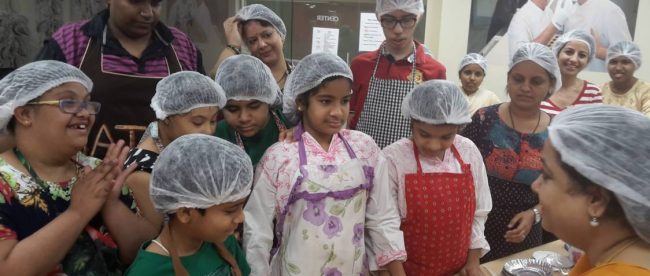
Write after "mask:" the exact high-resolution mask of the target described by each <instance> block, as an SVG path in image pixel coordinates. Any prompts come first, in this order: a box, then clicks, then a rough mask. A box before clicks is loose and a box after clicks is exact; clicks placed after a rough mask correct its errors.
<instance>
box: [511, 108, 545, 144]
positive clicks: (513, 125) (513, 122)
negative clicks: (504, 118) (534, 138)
mask: <svg viewBox="0 0 650 276" xmlns="http://www.w3.org/2000/svg"><path fill="white" fill-rule="evenodd" d="M537 112H538V113H537V124H536V125H535V128H534V129H533V132H531V133H530V134H535V132H536V131H537V128H538V127H539V122H540V121H541V120H542V112H541V111H539V110H538V111H537ZM508 115H510V124H512V129H514V130H515V131H517V127H516V126H515V119H514V118H513V117H512V109H510V104H508ZM524 135H525V133H524V132H523V131H522V132H521V136H522V137H523V136H524Z"/></svg>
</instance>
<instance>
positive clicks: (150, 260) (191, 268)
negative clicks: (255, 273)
mask: <svg viewBox="0 0 650 276" xmlns="http://www.w3.org/2000/svg"><path fill="white" fill-rule="evenodd" d="M150 244H151V241H149V242H145V243H144V244H143V245H142V247H141V248H140V250H139V251H138V256H137V257H136V258H135V261H133V264H132V265H131V267H129V269H128V270H127V271H126V275H134V276H135V275H137V276H140V275H174V267H173V265H172V258H171V257H170V256H163V255H159V254H156V253H153V252H149V251H145V248H147V247H148V246H149V245H150ZM225 245H226V248H228V251H230V253H231V254H232V255H233V256H234V257H235V259H236V260H237V264H238V265H239V269H240V270H241V272H242V275H244V276H248V275H250V273H251V268H250V266H248V263H247V262H246V257H245V256H244V252H243V251H242V250H241V248H240V247H239V245H238V244H237V240H235V237H234V236H230V237H228V239H226V242H225ZM181 262H182V263H183V266H185V269H187V272H189V273H190V275H192V276H193V275H201V276H203V275H211V276H230V275H231V270H230V265H228V263H227V262H226V261H224V260H223V259H222V258H221V256H219V253H218V252H217V250H216V249H215V248H214V246H213V244H212V243H208V242H205V243H203V245H201V248H199V251H197V252H196V253H194V255H191V256H185V257H181Z"/></svg>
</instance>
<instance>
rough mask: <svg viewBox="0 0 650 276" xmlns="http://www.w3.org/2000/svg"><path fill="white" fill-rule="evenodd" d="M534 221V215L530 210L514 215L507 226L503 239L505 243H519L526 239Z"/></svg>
mask: <svg viewBox="0 0 650 276" xmlns="http://www.w3.org/2000/svg"><path fill="white" fill-rule="evenodd" d="M534 221H535V213H533V211H531V210H526V211H523V212H521V213H519V214H516V215H515V216H514V217H513V218H512V220H510V223H509V224H508V229H510V230H508V231H506V234H505V236H504V238H505V239H506V241H507V242H512V243H520V242H522V241H524V239H526V236H528V233H529V232H530V229H531V228H532V227H533V223H534Z"/></svg>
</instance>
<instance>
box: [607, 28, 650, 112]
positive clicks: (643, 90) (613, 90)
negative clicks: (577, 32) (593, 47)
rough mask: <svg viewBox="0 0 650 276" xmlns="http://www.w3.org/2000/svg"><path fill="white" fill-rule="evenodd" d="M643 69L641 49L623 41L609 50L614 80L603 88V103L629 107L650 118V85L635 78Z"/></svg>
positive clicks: (608, 60) (608, 58)
mask: <svg viewBox="0 0 650 276" xmlns="http://www.w3.org/2000/svg"><path fill="white" fill-rule="evenodd" d="M639 67H641V49H640V48H639V46H637V45H636V44H635V43H634V42H632V41H621V42H619V43H616V44H614V45H612V46H611V47H609V49H608V50H607V71H608V72H609V76H610V77H611V78H612V80H611V81H610V82H607V83H605V84H604V85H603V86H602V87H601V92H602V93H603V103H606V104H609V105H617V106H622V107H627V108H629V109H632V110H636V111H639V112H641V113H643V114H645V115H646V116H650V84H648V83H647V82H645V81H643V80H640V79H638V78H637V77H635V76H634V72H636V70H637V69H639Z"/></svg>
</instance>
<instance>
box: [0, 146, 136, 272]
mask: <svg viewBox="0 0 650 276" xmlns="http://www.w3.org/2000/svg"><path fill="white" fill-rule="evenodd" d="M76 160H77V162H78V163H79V164H81V165H83V166H89V167H91V168H94V167H96V166H97V165H99V164H100V163H101V160H99V159H96V158H92V157H88V156H85V155H83V154H81V153H79V154H77V157H76ZM76 181H77V177H73V178H72V179H70V180H68V181H64V182H58V183H57V182H51V181H45V184H46V186H47V190H44V189H43V188H42V187H41V186H39V185H38V184H37V183H36V182H35V181H34V180H33V178H32V177H31V176H29V175H27V174H24V173H22V172H21V171H19V170H18V169H16V168H14V167H13V166H12V165H10V164H9V163H7V162H6V161H5V160H4V159H2V158H0V240H22V239H25V238H27V237H29V236H30V235H31V234H33V233H35V232H36V231H38V230H39V229H41V228H42V227H44V226H45V225H47V224H48V223H50V222H51V221H52V220H54V219H55V218H56V217H57V216H58V215H59V214H61V213H63V212H64V211H65V210H66V209H67V208H68V206H69V205H70V194H71V192H72V187H73V186H74V183H75V182H76ZM120 199H121V200H122V201H123V202H124V203H125V204H126V205H127V206H129V207H130V208H131V210H135V205H134V204H133V200H132V198H131V196H130V193H129V191H128V189H127V188H126V187H125V188H124V189H123V190H122V195H121V196H120ZM121 269H122V265H121V264H120V262H119V259H118V252H117V248H116V244H115V242H114V241H113V240H112V238H111V237H110V235H108V234H107V233H106V229H105V227H104V226H103V223H102V221H101V216H99V215H98V216H96V217H95V218H93V219H92V220H91V221H90V223H89V225H88V226H87V227H86V229H85V230H84V231H83V232H82V233H81V235H80V236H79V238H78V239H77V241H76V242H75V244H74V245H73V246H72V248H71V249H70V251H69V252H68V254H67V255H66V256H65V258H64V259H63V260H62V261H61V263H60V264H59V266H57V267H53V268H52V271H51V273H66V274H69V275H121Z"/></svg>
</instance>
